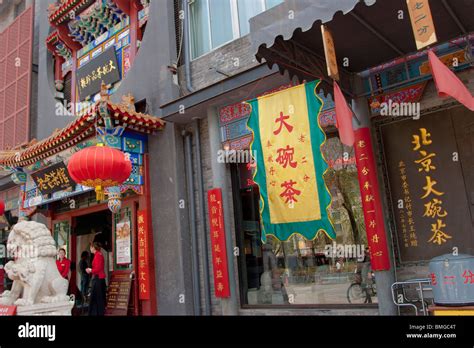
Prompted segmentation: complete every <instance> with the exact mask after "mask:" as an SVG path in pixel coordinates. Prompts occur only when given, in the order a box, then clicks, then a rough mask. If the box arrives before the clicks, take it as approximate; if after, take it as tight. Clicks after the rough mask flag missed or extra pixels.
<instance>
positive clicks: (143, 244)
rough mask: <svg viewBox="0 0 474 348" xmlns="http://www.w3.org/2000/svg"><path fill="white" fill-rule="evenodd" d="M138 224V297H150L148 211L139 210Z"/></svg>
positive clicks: (144, 298) (147, 298) (146, 298)
mask: <svg viewBox="0 0 474 348" xmlns="http://www.w3.org/2000/svg"><path fill="white" fill-rule="evenodd" d="M137 226H138V236H137V237H138V298H139V299H140V300H149V299H150V265H149V261H148V228H147V212H146V211H145V210H139V211H138V212H137Z"/></svg>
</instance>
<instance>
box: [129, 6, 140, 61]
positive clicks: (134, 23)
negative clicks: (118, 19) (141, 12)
mask: <svg viewBox="0 0 474 348" xmlns="http://www.w3.org/2000/svg"><path fill="white" fill-rule="evenodd" d="M139 30H140V28H139V27H138V6H137V4H136V3H135V2H133V3H132V4H130V66H133V62H134V60H135V57H136V55H137V40H138V32H139Z"/></svg>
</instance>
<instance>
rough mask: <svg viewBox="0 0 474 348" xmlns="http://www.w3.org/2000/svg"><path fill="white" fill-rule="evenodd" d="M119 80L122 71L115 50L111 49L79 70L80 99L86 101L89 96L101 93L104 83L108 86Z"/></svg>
mask: <svg viewBox="0 0 474 348" xmlns="http://www.w3.org/2000/svg"><path fill="white" fill-rule="evenodd" d="M119 80H120V71H119V66H118V63H117V56H116V54H115V48H114V47H111V48H109V49H108V50H107V51H105V52H104V53H102V54H101V55H100V56H98V57H97V58H94V59H93V60H91V61H90V62H89V63H87V64H86V65H84V66H83V67H82V68H80V69H79V70H77V86H78V89H79V98H80V99H81V100H84V99H86V98H87V97H88V96H91V95H94V94H96V93H98V92H100V86H101V85H102V81H104V83H105V84H106V85H108V84H112V83H115V82H117V81H119Z"/></svg>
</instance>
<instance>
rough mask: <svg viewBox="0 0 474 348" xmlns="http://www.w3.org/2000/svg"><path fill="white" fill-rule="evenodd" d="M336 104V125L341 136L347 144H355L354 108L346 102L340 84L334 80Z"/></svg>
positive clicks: (342, 140)
mask: <svg viewBox="0 0 474 348" xmlns="http://www.w3.org/2000/svg"><path fill="white" fill-rule="evenodd" d="M334 104H335V105H336V127H337V129H339V138H340V139H341V142H342V143H343V144H345V145H347V146H352V145H354V129H353V128H352V110H351V109H350V108H349V106H348V105H347V102H346V98H344V95H343V94H342V92H341V89H340V88H339V85H338V84H337V82H336V81H334Z"/></svg>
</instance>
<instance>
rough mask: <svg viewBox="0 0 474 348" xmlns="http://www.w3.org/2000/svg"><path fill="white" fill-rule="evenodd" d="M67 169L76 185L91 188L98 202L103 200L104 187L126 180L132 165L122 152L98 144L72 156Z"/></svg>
mask: <svg viewBox="0 0 474 348" xmlns="http://www.w3.org/2000/svg"><path fill="white" fill-rule="evenodd" d="M67 169H68V171H69V175H71V178H72V179H73V180H74V181H75V182H76V183H78V184H81V185H83V186H87V187H93V188H94V189H95V192H96V197H97V200H98V201H99V200H104V188H105V187H110V186H118V185H120V184H121V183H123V182H124V181H126V180H127V179H128V177H129V176H130V173H131V172H132V163H131V162H130V160H129V159H128V158H127V157H126V156H125V154H124V153H123V152H122V151H120V150H117V149H113V148H111V147H108V146H103V145H101V144H99V145H97V146H91V147H87V148H85V149H82V150H80V151H78V152H76V153H75V154H74V155H72V156H71V159H70V160H69V163H68V165H67Z"/></svg>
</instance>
